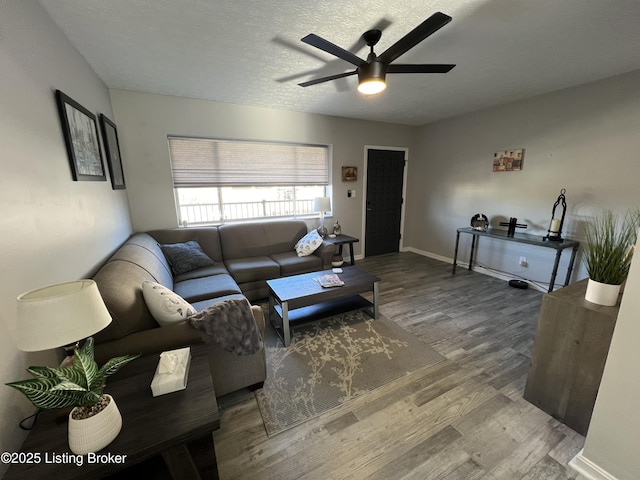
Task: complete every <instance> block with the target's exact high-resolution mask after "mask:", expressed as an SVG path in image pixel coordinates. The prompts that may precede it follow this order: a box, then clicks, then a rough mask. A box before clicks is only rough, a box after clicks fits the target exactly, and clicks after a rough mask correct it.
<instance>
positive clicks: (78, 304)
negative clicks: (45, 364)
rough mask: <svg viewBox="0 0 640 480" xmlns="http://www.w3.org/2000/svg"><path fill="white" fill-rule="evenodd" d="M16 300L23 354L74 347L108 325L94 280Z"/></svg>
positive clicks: (19, 337) (24, 294)
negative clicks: (68, 346)
mask: <svg viewBox="0 0 640 480" xmlns="http://www.w3.org/2000/svg"><path fill="white" fill-rule="evenodd" d="M17 300H18V339H17V341H18V348H19V349H20V350H22V351H25V352H35V351H39V350H48V349H51V348H57V347H64V346H67V345H73V344H75V343H76V342H78V341H80V340H83V339H85V338H87V337H89V336H91V335H93V334H94V333H97V332H99V331H100V330H102V329H103V328H105V327H106V326H107V325H109V324H110V323H111V315H109V311H108V310H107V307H106V305H105V304H104V301H103V300H102V296H101V295H100V291H99V290H98V286H97V285H96V282H94V281H93V280H78V281H75V282H68V283H62V284H59V285H51V286H49V287H44V288H40V289H37V290H32V291H30V292H26V293H23V294H21V295H19V296H18V299H17Z"/></svg>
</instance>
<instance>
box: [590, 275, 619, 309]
mask: <svg viewBox="0 0 640 480" xmlns="http://www.w3.org/2000/svg"><path fill="white" fill-rule="evenodd" d="M619 294H620V285H609V284H608V283H600V282H596V281H595V280H591V279H589V281H588V282H587V293H585V295H584V298H585V300H587V301H589V302H591V303H596V304H598V305H603V306H606V307H613V306H614V305H615V304H616V303H618V295H619Z"/></svg>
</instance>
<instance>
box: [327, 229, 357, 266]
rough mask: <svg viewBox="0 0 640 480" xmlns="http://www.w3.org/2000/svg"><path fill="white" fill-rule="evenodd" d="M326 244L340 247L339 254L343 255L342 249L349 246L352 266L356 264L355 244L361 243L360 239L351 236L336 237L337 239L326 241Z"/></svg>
mask: <svg viewBox="0 0 640 480" xmlns="http://www.w3.org/2000/svg"><path fill="white" fill-rule="evenodd" d="M324 241H325V242H327V243H330V244H332V245H335V246H337V247H338V253H339V254H340V255H342V247H343V246H344V245H349V256H350V257H351V265H355V264H356V259H355V256H354V254H353V244H354V243H357V242H359V241H360V239H358V238H355V237H350V236H349V235H336V236H335V237H333V238H331V237H327V238H325V239H324Z"/></svg>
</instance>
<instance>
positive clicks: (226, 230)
mask: <svg viewBox="0 0 640 480" xmlns="http://www.w3.org/2000/svg"><path fill="white" fill-rule="evenodd" d="M264 223H266V222H250V223H229V224H224V225H220V226H219V227H218V231H219V232H220V245H221V246H222V255H223V257H224V262H225V264H226V265H227V268H229V263H228V260H229V259H234V258H248V257H257V256H265V255H268V254H269V242H268V239H267V236H266V234H265V231H264V225H263V224H264ZM229 271H231V270H230V269H229Z"/></svg>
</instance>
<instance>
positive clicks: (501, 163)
mask: <svg viewBox="0 0 640 480" xmlns="http://www.w3.org/2000/svg"><path fill="white" fill-rule="evenodd" d="M523 161H524V148H517V149H514V150H502V151H500V152H496V153H494V154H493V171H494V172H518V171H520V170H522V163H523Z"/></svg>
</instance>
